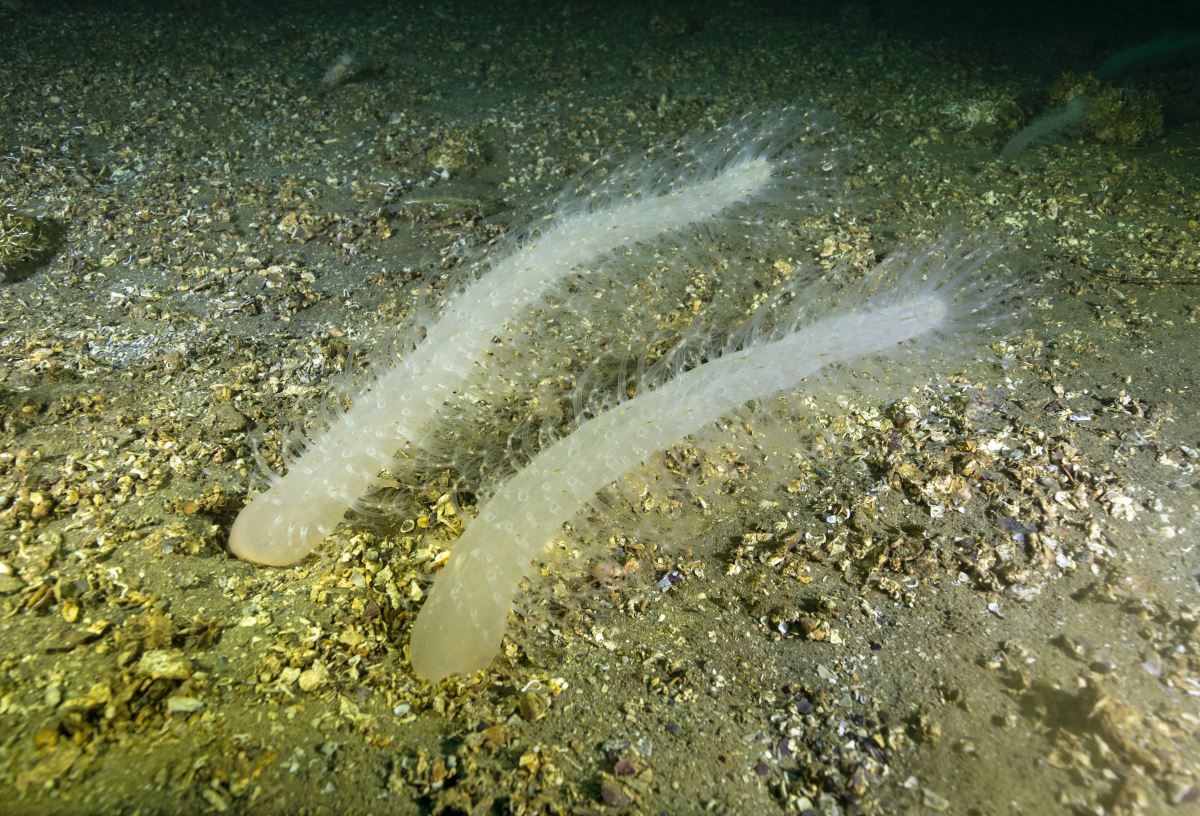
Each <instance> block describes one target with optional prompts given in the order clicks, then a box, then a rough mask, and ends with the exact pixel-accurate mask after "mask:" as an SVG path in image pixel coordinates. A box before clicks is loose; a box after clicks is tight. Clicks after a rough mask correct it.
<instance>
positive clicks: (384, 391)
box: [229, 112, 796, 566]
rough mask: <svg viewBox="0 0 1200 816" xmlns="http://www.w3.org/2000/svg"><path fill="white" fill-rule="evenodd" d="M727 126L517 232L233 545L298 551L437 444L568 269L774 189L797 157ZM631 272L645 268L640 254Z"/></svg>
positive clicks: (260, 555) (356, 402)
mask: <svg viewBox="0 0 1200 816" xmlns="http://www.w3.org/2000/svg"><path fill="white" fill-rule="evenodd" d="M788 115H790V116H792V117H793V118H794V117H795V112H788ZM784 118H785V119H786V117H784ZM735 124H737V123H735ZM792 127H795V123H794V122H793V124H792ZM726 130H727V131H728V133H725V134H724V140H722V138H721V137H720V135H719V136H718V137H714V139H713V140H712V143H711V144H710V145H709V148H708V150H707V152H705V151H703V150H702V151H700V154H699V155H697V156H693V157H692V159H691V160H690V162H689V163H687V164H684V165H683V166H674V169H675V170H676V171H677V172H678V176H677V177H674V178H670V179H665V180H664V179H663V178H661V175H662V172H663V170H664V167H663V165H662V164H661V163H660V164H658V165H655V161H660V160H656V159H645V160H643V161H644V162H645V163H646V164H647V165H649V169H648V170H645V169H643V170H639V166H638V165H637V163H636V162H635V163H634V167H633V168H632V169H627V170H626V171H625V174H624V176H621V178H624V180H625V182H627V183H629V184H630V185H631V186H632V187H633V189H629V190H623V191H622V192H621V197H619V198H615V200H614V199H613V198H612V197H611V194H610V197H609V198H608V199H606V198H605V197H604V196H597V199H596V200H593V199H592V196H593V195H595V193H594V192H593V193H592V194H591V195H587V194H585V195H583V196H581V197H579V198H577V199H574V200H568V201H566V202H565V203H564V204H563V205H562V206H561V207H560V210H559V212H558V214H557V217H556V218H555V219H553V220H552V221H551V222H550V223H549V225H548V226H546V227H544V228H542V229H541V231H540V233H539V234H538V235H536V237H533V238H530V239H528V240H526V241H525V242H523V243H518V244H517V245H516V246H515V249H514V250H513V251H512V252H511V254H509V255H508V256H507V257H504V258H503V259H502V260H499V261H497V262H494V263H492V264H491V265H490V269H489V270H488V271H487V273H486V274H484V275H482V276H481V277H479V278H478V279H475V280H473V281H470V282H468V283H467V284H466V285H464V286H463V287H462V288H461V289H460V290H459V291H458V292H457V293H456V294H454V295H453V296H451V297H450V299H449V301H448V303H447V304H446V306H445V308H444V310H443V311H442V313H441V314H440V316H439V317H438V318H437V320H436V321H434V322H432V323H431V324H430V325H428V326H427V327H426V328H425V336H424V339H423V340H422V341H421V342H420V343H419V344H418V345H417V346H416V347H415V348H414V349H413V350H412V351H411V353H410V354H408V355H407V356H404V357H402V358H401V359H399V360H398V361H396V363H395V365H393V366H391V367H390V368H389V367H383V368H381V370H379V371H378V373H376V374H375V375H374V376H373V377H372V378H371V379H370V380H369V381H368V382H367V383H366V384H365V386H364V387H363V389H362V391H361V392H360V393H359V394H358V395H357V396H355V397H354V398H353V400H352V404H351V407H350V409H349V410H348V411H344V412H338V413H337V414H336V415H335V416H334V417H333V418H332V420H331V421H330V422H329V425H328V427H327V428H326V429H325V430H324V431H323V432H321V433H318V434H317V435H316V436H315V438H314V439H313V440H312V441H311V442H310V443H309V444H308V445H307V446H306V448H305V450H304V451H303V452H302V453H301V455H300V456H299V457H298V458H297V459H296V460H295V461H292V462H290V463H289V464H288V466H287V472H286V474H285V475H283V476H281V477H276V478H275V480H274V482H273V483H272V484H271V486H270V487H269V488H268V489H267V490H266V491H264V492H262V493H260V494H258V495H256V496H255V497H254V498H253V499H252V500H251V501H250V503H249V504H247V505H246V507H245V508H243V510H242V512H241V513H240V514H239V515H238V517H237V519H236V520H235V522H234V524H233V528H232V530H231V531H230V535H229V549H230V551H231V552H232V553H233V554H234V555H237V556H239V557H241V558H245V559H248V560H250V561H256V562H259V563H263V564H271V565H277V566H280V565H287V564H292V563H295V562H296V561H299V560H300V559H301V558H303V557H304V556H305V555H307V554H308V553H309V552H311V551H312V550H313V549H314V548H315V547H316V546H317V545H318V544H319V543H320V542H321V541H322V540H323V539H324V538H325V536H327V535H329V533H331V532H332V531H333V529H334V527H336V526H337V524H338V523H339V522H340V521H341V520H342V518H343V516H344V515H345V514H346V512H347V511H348V510H349V509H350V508H351V507H353V506H354V505H355V504H356V503H357V502H359V501H360V500H362V498H363V497H364V496H365V495H366V494H368V493H369V492H370V491H371V490H372V488H373V487H374V486H375V484H376V480H377V478H378V476H379V474H380V471H382V470H383V469H384V468H387V467H388V466H389V465H391V464H393V462H394V461H395V460H396V457H397V455H401V454H403V453H405V452H407V453H408V454H409V455H413V454H416V453H418V452H419V451H420V450H421V449H424V448H425V447H427V446H428V445H429V444H430V442H431V438H432V434H433V433H434V432H435V430H436V427H437V424H438V416H439V412H440V411H442V410H443V409H444V407H445V405H446V404H447V402H448V401H449V400H450V399H451V398H452V397H453V396H454V395H455V394H456V393H461V392H462V391H463V389H464V387H466V386H467V385H468V384H469V383H470V381H471V380H472V379H473V378H474V377H475V376H476V375H477V373H478V371H477V368H478V365H479V364H480V362H481V361H482V360H483V359H484V358H485V357H486V356H487V353H488V350H489V347H490V346H491V345H492V344H493V343H494V342H495V338H497V337H504V336H505V333H506V331H507V330H508V328H509V327H510V325H511V324H513V323H514V322H515V321H516V320H517V319H518V318H519V317H520V316H521V315H522V314H523V313H524V312H525V311H527V310H528V309H529V308H530V307H532V306H535V305H536V304H537V303H539V302H541V301H542V299H543V298H545V297H546V296H547V295H549V294H551V293H553V292H555V291H556V287H558V285H559V284H560V283H562V282H563V281H564V279H568V278H570V276H572V275H576V274H582V273H583V272H584V270H585V268H586V267H588V265H589V264H597V266H598V267H599V268H604V267H603V264H599V263H598V262H599V261H601V260H602V259H604V258H605V257H606V256H610V255H611V254H612V253H614V252H616V251H618V250H620V249H623V248H629V247H637V246H640V245H642V244H645V243H648V242H653V241H654V240H655V239H656V238H658V237H659V236H662V235H664V234H669V233H673V232H677V231H680V230H683V229H686V228H688V227H692V226H695V225H704V224H706V223H708V222H711V221H713V220H714V219H718V218H719V217H720V216H721V215H722V214H723V213H724V212H725V211H726V210H728V209H729V208H731V207H734V206H735V205H739V204H743V203H745V202H747V201H751V200H755V201H757V200H758V197H759V196H762V195H764V194H765V193H766V192H767V191H769V190H770V189H772V187H773V183H774V182H776V181H778V180H779V179H778V176H777V171H779V170H780V169H781V168H783V167H784V166H787V165H788V163H789V160H790V159H791V158H792V157H788V156H780V155H778V150H779V148H780V145H779V144H772V143H771V142H770V138H769V135H770V134H765V136H766V138H764V132H763V131H762V130H761V129H760V130H759V131H757V132H749V133H748V132H744V131H743V130H742V129H739V128H737V127H733V126H731V127H730V128H727V129H726ZM785 135H786V136H787V137H788V138H794V137H795V136H796V133H795V132H792V133H788V134H785ZM792 147H794V145H792ZM672 167H673V166H672V165H671V163H670V162H667V163H666V169H668V170H669V169H672ZM639 184H640V185H641V186H640V187H639V186H638V185H639ZM623 274H639V271H638V269H637V267H636V265H635V266H634V267H633V268H632V269H628V268H626V269H624V270H623Z"/></svg>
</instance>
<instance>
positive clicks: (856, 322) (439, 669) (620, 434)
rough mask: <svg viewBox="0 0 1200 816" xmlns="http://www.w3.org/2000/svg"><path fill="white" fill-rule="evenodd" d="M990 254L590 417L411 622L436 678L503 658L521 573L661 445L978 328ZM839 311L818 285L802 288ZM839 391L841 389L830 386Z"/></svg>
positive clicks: (911, 277) (460, 546)
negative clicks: (805, 387) (927, 340)
mask: <svg viewBox="0 0 1200 816" xmlns="http://www.w3.org/2000/svg"><path fill="white" fill-rule="evenodd" d="M986 257H988V256H987V254H986V253H981V252H965V253H962V252H960V253H958V254H957V255H956V254H954V253H953V252H952V253H950V256H949V257H945V256H944V255H941V254H938V253H928V254H926V255H923V256H920V257H918V258H917V259H916V261H914V262H913V263H912V264H911V265H910V267H909V269H908V270H907V272H905V274H904V275H903V276H902V279H901V280H900V281H899V283H893V284H892V285H891V286H889V287H887V289H886V291H877V292H875V293H873V294H869V295H868V294H867V293H866V292H859V293H858V294H859V301H858V302H857V303H855V302H846V300H845V299H843V305H842V306H840V307H836V308H834V309H833V310H832V313H830V314H827V315H825V316H823V317H820V318H819V319H815V320H814V319H803V320H801V321H800V322H802V323H803V325H797V324H796V322H794V321H793V322H791V323H790V324H789V325H787V326H786V327H785V329H784V330H782V331H779V332H775V333H774V335H773V336H770V337H765V338H764V337H754V336H751V337H750V338H749V339H748V340H746V341H745V342H744V343H742V345H741V347H740V348H733V349H730V350H729V351H727V352H726V353H724V354H722V355H721V356H719V357H717V358H716V359H713V360H710V361H709V362H706V363H703V364H701V365H698V366H696V367H695V368H693V369H691V370H690V371H686V372H684V373H680V374H677V375H676V376H674V377H673V378H671V379H669V380H668V381H667V382H666V383H665V384H663V385H661V386H659V387H657V388H655V389H653V390H643V389H642V388H639V389H638V391H637V396H635V397H633V398H632V399H629V400H627V401H626V402H623V403H621V404H619V405H617V406H615V407H613V408H610V409H608V410H607V411H603V412H601V413H599V414H598V415H596V416H594V417H593V418H592V419H589V420H587V421H584V422H583V423H581V424H580V425H579V426H578V427H577V428H576V429H575V430H574V431H572V432H571V433H570V434H568V435H566V436H564V437H562V438H560V439H559V440H558V441H556V442H554V443H553V444H551V445H550V446H549V447H547V448H545V449H544V450H543V451H541V452H540V453H538V454H537V455H536V456H535V457H534V458H533V459H532V460H531V461H530V462H529V463H528V464H527V465H526V466H525V467H524V468H523V469H522V470H520V471H519V472H517V473H516V475H514V476H513V477H512V478H511V479H510V480H509V481H507V482H506V483H504V484H503V485H502V486H501V487H499V489H497V490H496V492H495V493H494V494H493V495H492V496H491V498H490V499H488V500H487V501H486V503H484V505H483V506H482V508H481V509H480V511H479V514H478V515H477V516H476V518H475V519H474V520H472V521H471V522H470V523H469V524H468V526H467V528H466V531H465V532H464V533H463V535H462V536H461V537H460V538H459V539H458V541H456V542H455V543H454V545H453V548H452V551H451V556H450V559H449V561H448V562H447V564H446V566H445V568H444V569H443V570H442V572H441V573H440V574H439V575H438V577H437V580H436V582H435V584H434V586H433V588H432V590H431V591H430V594H429V597H428V599H427V600H426V602H425V605H424V607H423V608H422V609H421V611H420V613H419V615H418V617H417V620H416V623H415V624H414V626H413V630H412V636H411V641H410V652H409V656H410V659H411V661H412V665H413V669H414V670H415V671H416V673H417V675H418V676H420V677H422V678H425V679H428V680H438V679H441V678H443V677H445V676H447V675H450V674H460V673H465V672H470V671H473V670H475V669H479V668H482V667H483V666H486V665H487V664H488V662H490V661H491V659H492V657H493V656H494V655H495V654H496V652H497V650H498V649H499V646H500V641H501V638H502V636H503V634H504V631H505V628H506V626H507V620H508V613H509V611H510V610H511V608H512V606H513V602H514V598H515V594H516V591H517V588H518V584H519V583H520V581H521V580H522V579H523V578H525V577H526V576H527V575H528V574H529V573H530V570H531V568H532V564H533V562H534V560H535V558H536V557H537V556H538V555H539V554H540V553H541V552H542V551H543V549H544V548H545V546H546V545H547V544H548V543H549V542H550V541H551V540H552V539H553V538H554V537H555V536H556V535H559V534H561V530H562V525H563V524H564V523H565V522H567V521H569V520H571V519H572V518H573V517H574V516H575V515H576V514H577V513H578V512H580V510H582V509H583V507H584V506H585V505H586V504H587V503H588V502H589V501H590V500H591V499H592V498H593V497H594V496H595V495H596V494H597V493H599V492H600V491H601V490H603V489H604V488H605V487H607V486H608V485H610V484H611V483H613V482H614V481H616V480H617V479H618V478H620V477H621V476H622V475H623V474H624V473H626V472H627V471H629V470H631V469H632V468H634V467H635V466H637V465H638V464H639V463H641V462H643V461H645V460H646V459H648V458H649V457H651V456H652V455H653V454H654V453H655V452H657V451H660V450H663V449H664V448H667V447H668V446H670V445H673V444H675V443H676V442H678V441H679V440H681V439H682V438H683V437H685V436H687V435H691V434H695V433H697V432H699V431H700V430H702V429H703V428H704V427H705V426H707V425H708V424H709V423H712V422H714V421H715V420H718V419H720V418H721V417H723V416H726V415H728V414H730V413H732V412H734V411H735V410H737V409H738V408H740V407H741V406H743V405H744V404H745V403H747V402H749V401H751V400H759V401H761V400H765V399H767V398H769V397H771V396H772V395H775V394H777V393H779V392H782V391H790V390H793V389H796V388H797V387H798V386H800V384H801V382H802V381H804V380H806V379H808V378H813V377H816V376H826V377H829V378H832V381H833V382H832V386H833V387H835V388H838V389H840V388H842V387H845V388H847V389H852V388H853V384H852V382H851V380H852V377H853V375H854V374H855V373H856V368H855V367H854V366H851V365H849V364H852V363H856V362H861V361H863V360H864V358H870V357H874V356H877V355H889V354H896V353H898V352H899V351H900V349H901V344H905V343H907V342H908V341H913V340H916V339H918V338H922V337H935V336H938V335H944V334H947V333H952V332H954V330H955V329H964V328H970V329H977V328H978V325H977V322H976V321H975V320H974V318H973V316H975V315H976V314H977V313H978V312H979V310H980V309H984V308H986V307H988V306H994V301H995V300H996V299H997V298H998V294H999V292H1000V289H998V288H997V287H996V286H994V285H985V284H984V281H983V280H982V279H980V278H979V277H978V276H977V274H976V273H978V271H979V268H980V266H981V265H982V263H983V262H984V260H985V259H986ZM795 294H796V296H797V298H798V299H803V298H805V297H806V295H808V296H816V298H817V301H816V302H815V303H810V304H809V309H808V313H809V315H810V316H811V314H812V309H813V308H828V307H829V304H828V303H827V302H824V301H826V300H827V297H828V292H827V291H825V290H824V289H823V288H822V285H821V284H820V283H818V284H816V285H814V286H812V287H810V291H807V292H806V291H805V289H804V288H800V289H799V290H797V291H796V292H795ZM826 386H827V387H828V386H830V383H826Z"/></svg>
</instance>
